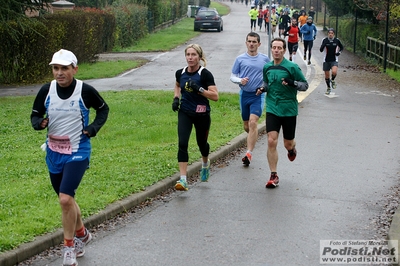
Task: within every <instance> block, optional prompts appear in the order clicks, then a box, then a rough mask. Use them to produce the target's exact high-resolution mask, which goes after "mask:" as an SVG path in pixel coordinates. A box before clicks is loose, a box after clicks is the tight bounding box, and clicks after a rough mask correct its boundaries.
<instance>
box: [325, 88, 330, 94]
mask: <svg viewBox="0 0 400 266" xmlns="http://www.w3.org/2000/svg"><path fill="white" fill-rule="evenodd" d="M325 94H326V95H329V94H331V88H330V87H328V88H326V92H325Z"/></svg>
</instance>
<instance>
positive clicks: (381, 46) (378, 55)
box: [367, 37, 400, 70]
mask: <svg viewBox="0 0 400 266" xmlns="http://www.w3.org/2000/svg"><path fill="white" fill-rule="evenodd" d="M384 55H385V42H383V41H380V40H378V39H375V38H372V37H367V56H368V57H371V58H374V59H375V60H377V61H378V63H379V64H383V62H384V60H385V57H384ZM386 63H387V64H388V67H390V68H392V69H394V70H397V69H400V47H398V46H394V45H391V44H388V51H387V58H386Z"/></svg>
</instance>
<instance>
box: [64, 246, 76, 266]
mask: <svg viewBox="0 0 400 266" xmlns="http://www.w3.org/2000/svg"><path fill="white" fill-rule="evenodd" d="M63 252H64V260H63V264H62V265H63V266H78V262H77V261H76V252H75V248H74V247H64V250H63Z"/></svg>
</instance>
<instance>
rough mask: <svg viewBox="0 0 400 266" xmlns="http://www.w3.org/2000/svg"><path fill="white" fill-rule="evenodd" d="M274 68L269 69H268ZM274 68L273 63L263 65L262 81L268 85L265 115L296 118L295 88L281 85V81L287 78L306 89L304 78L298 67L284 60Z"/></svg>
mask: <svg viewBox="0 0 400 266" xmlns="http://www.w3.org/2000/svg"><path fill="white" fill-rule="evenodd" d="M271 66H273V67H275V68H269V69H268V67H271ZM278 66H280V67H276V65H274V61H271V62H269V63H267V64H265V65H264V68H263V79H264V83H266V84H268V92H267V96H266V105H267V113H272V114H274V115H276V116H279V117H287V116H297V115H298V102H297V88H296V87H292V86H289V85H283V84H282V79H284V78H288V79H291V80H293V81H297V82H302V83H303V82H304V83H305V85H306V86H307V88H308V83H307V80H306V78H305V77H304V75H303V72H301V69H300V67H299V66H298V65H297V64H296V63H293V62H291V61H289V60H287V59H286V58H284V59H283V61H282V62H281V63H280V64H279V65H278Z"/></svg>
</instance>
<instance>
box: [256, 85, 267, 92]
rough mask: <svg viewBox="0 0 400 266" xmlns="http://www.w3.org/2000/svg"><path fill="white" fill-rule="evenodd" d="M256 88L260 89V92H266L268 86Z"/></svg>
mask: <svg viewBox="0 0 400 266" xmlns="http://www.w3.org/2000/svg"><path fill="white" fill-rule="evenodd" d="M257 90H260V91H261V92H262V93H264V92H267V91H268V87H264V86H263V87H260V88H258V89H257Z"/></svg>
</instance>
